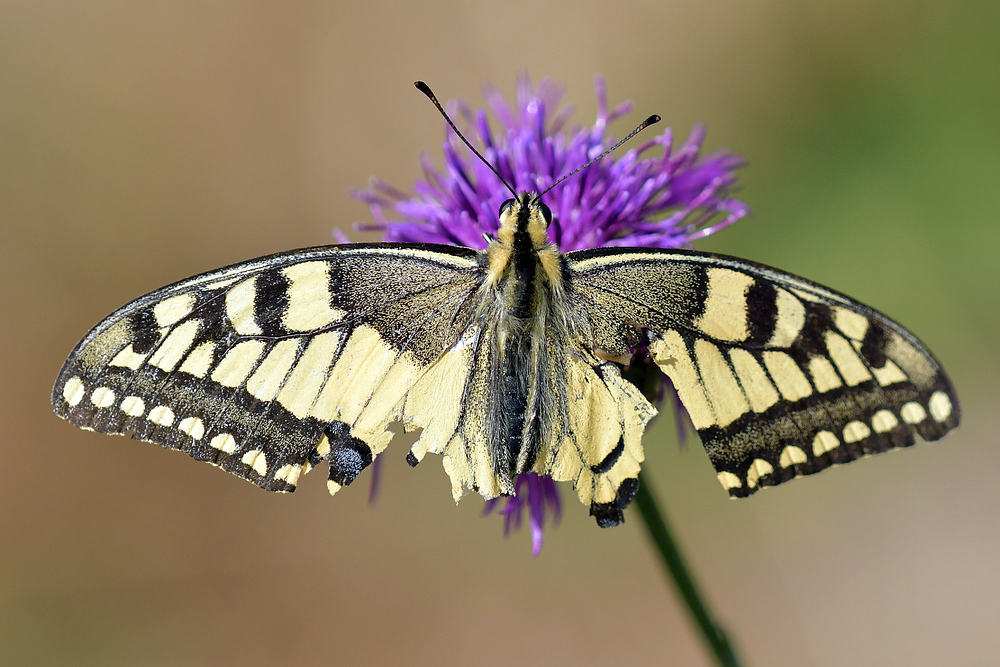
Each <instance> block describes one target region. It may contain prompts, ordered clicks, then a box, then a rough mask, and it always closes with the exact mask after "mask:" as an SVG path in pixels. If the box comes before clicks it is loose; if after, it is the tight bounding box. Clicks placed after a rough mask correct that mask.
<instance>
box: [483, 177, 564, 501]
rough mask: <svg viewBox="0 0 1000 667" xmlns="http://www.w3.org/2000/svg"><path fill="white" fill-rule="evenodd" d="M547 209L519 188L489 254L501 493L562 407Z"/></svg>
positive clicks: (493, 445) (486, 299)
mask: <svg viewBox="0 0 1000 667" xmlns="http://www.w3.org/2000/svg"><path fill="white" fill-rule="evenodd" d="M550 221H551V217H550V214H549V212H548V209H547V208H545V207H544V204H541V203H540V202H539V201H538V198H537V195H536V194H535V193H530V192H528V193H522V194H521V195H519V196H518V198H517V199H511V200H508V201H507V202H505V204H504V206H503V207H502V208H501V210H500V229H499V230H498V232H497V235H496V238H495V239H494V240H493V241H492V242H491V243H490V246H489V248H488V250H487V253H486V259H487V266H488V271H487V279H486V281H485V283H484V286H483V292H482V293H481V294H482V298H483V301H482V302H481V306H480V307H481V312H483V313H484V314H485V315H486V317H485V321H486V322H488V325H487V326H488V329H489V331H488V334H487V335H488V336H489V337H490V339H491V343H492V344H491V345H490V347H491V348H492V350H493V354H492V357H491V359H490V360H488V362H487V363H488V367H489V370H488V372H487V375H488V377H489V384H490V385H491V386H492V389H493V391H491V392H490V396H491V397H492V398H491V401H490V405H489V406H488V408H487V412H488V415H489V417H488V421H489V423H490V425H491V426H490V428H488V429H487V432H488V433H490V434H491V441H490V442H489V443H488V448H489V450H490V458H491V462H492V464H493V466H494V469H495V471H496V473H497V475H498V477H499V481H500V487H501V489H503V490H504V491H505V492H507V493H510V492H512V491H513V481H514V479H516V476H517V475H518V474H520V473H522V472H526V471H528V470H531V469H532V467H533V466H534V465H535V462H536V457H537V454H538V452H539V450H540V448H542V446H543V445H544V444H545V443H546V442H548V440H550V439H551V438H552V437H553V435H554V434H553V433H550V432H549V431H550V430H551V425H552V424H553V423H558V421H559V420H558V419H555V418H554V416H555V415H554V413H558V412H560V411H562V410H563V408H564V406H561V405H560V404H559V401H558V400H556V398H557V394H558V392H557V388H556V387H555V386H554V385H553V382H554V381H557V379H558V377H560V374H559V373H558V371H557V370H556V369H558V367H559V366H560V364H561V363H562V360H561V359H557V358H556V357H557V356H559V353H558V350H561V349H562V348H561V346H559V345H553V344H552V343H553V341H565V340H566V339H567V338H568V336H569V335H570V331H569V327H568V325H567V317H566V316H565V314H564V313H563V312H562V309H563V308H564V300H563V299H561V298H559V297H560V296H561V295H562V294H563V293H564V292H565V285H564V277H563V270H562V256H561V254H560V253H559V251H558V249H557V248H556V246H555V245H554V244H553V243H551V242H550V241H549V239H548V235H547V233H546V230H547V228H548V225H549V222H550Z"/></svg>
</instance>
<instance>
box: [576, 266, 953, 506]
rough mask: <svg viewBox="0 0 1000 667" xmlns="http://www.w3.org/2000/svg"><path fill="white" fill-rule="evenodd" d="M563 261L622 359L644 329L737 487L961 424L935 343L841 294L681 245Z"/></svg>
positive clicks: (727, 480) (725, 478)
mask: <svg viewBox="0 0 1000 667" xmlns="http://www.w3.org/2000/svg"><path fill="white" fill-rule="evenodd" d="M567 261H568V265H569V268H570V280H571V292H572V294H573V297H574V298H575V299H577V300H578V303H579V304H580V307H581V308H583V310H584V311H585V312H586V313H587V315H586V317H587V319H588V320H589V322H590V324H591V333H590V335H591V338H592V344H593V346H594V348H595V350H597V351H599V352H600V353H602V354H604V355H605V356H608V357H611V358H615V359H619V360H624V359H627V358H628V356H629V354H630V352H631V350H632V349H633V348H634V347H635V346H636V344H637V343H638V342H639V341H640V340H643V337H645V342H646V343H647V345H648V346H649V350H650V353H651V355H652V357H653V360H654V361H655V362H656V363H657V364H658V365H659V367H660V368H661V370H662V371H663V372H664V373H666V374H667V375H668V376H669V377H670V378H671V380H672V381H673V384H674V386H675V388H676V389H677V392H678V395H679V396H680V398H681V401H682V403H684V406H685V408H686V409H687V411H688V413H689V414H690V416H691V419H692V421H693V423H694V425H695V427H696V428H697V430H698V433H699V435H700V436H701V439H702V442H703V443H704V445H705V449H706V450H707V451H708V454H709V457H710V458H711V460H712V463H713V465H714V466H715V468H716V471H717V472H718V474H719V479H720V481H721V482H722V484H723V486H725V487H726V488H727V489H728V490H729V492H730V494H731V495H733V496H747V495H750V494H751V493H753V492H755V491H756V490H757V489H758V488H760V487H761V486H768V485H775V484H780V483H781V482H783V481H786V480H788V479H791V478H793V477H795V476H798V475H805V474H812V473H816V472H819V471H820V470H823V469H824V468H827V467H829V466H831V465H834V464H838V463H846V462H848V461H852V460H854V459H856V458H858V457H861V456H865V455H869V454H875V453H879V452H883V451H887V450H890V449H893V448H897V447H907V446H910V445H912V444H913V443H914V434H919V435H920V436H921V437H922V438H923V439H925V440H937V439H938V438H940V437H942V436H943V435H944V434H945V433H947V432H948V431H950V430H951V429H953V428H955V426H957V425H958V422H959V418H960V411H959V404H958V398H957V396H956V395H955V391H954V389H953V387H952V385H951V382H950V381H949V379H948V377H947V376H946V375H945V373H944V371H943V370H942V368H941V366H940V364H939V363H938V362H937V360H936V359H935V358H934V356H933V355H932V354H931V352H930V351H929V350H928V349H927V348H926V347H925V346H924V345H923V344H922V343H921V342H920V341H919V340H918V339H917V338H916V337H915V336H914V335H913V334H911V333H910V332H908V331H907V330H906V329H904V328H903V327H901V326H900V325H898V324H896V323H895V322H893V321H892V320H890V319H889V318H887V317H886V316H884V315H882V314H880V313H878V312H877V311H875V310H872V309H871V308H869V307H867V306H864V305H862V304H860V303H858V302H856V301H854V300H852V299H850V298H848V297H846V296H844V295H842V294H839V293H837V292H834V291H832V290H829V289H826V288H824V287H821V286H819V285H816V284H815V283H812V282H809V281H807V280H804V279H802V278H798V277H796V276H793V275H790V274H787V273H783V272H780V271H777V270H775V269H772V268H769V267H766V266H763V265H760V264H755V263H752V262H748V261H745V260H740V259H735V258H731V257H724V256H718V255H708V254H704V253H697V252H692V251H684V250H669V251H667V250H658V249H649V248H624V249H623V248H602V249H595V250H586V251H580V252H574V253H569V254H568V255H567Z"/></svg>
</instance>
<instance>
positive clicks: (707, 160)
mask: <svg viewBox="0 0 1000 667" xmlns="http://www.w3.org/2000/svg"><path fill="white" fill-rule="evenodd" d="M594 83H595V88H596V92H597V120H596V121H595V123H594V125H593V126H592V127H584V128H574V129H572V130H571V131H569V132H566V133H564V132H563V128H564V127H565V125H566V122H567V120H568V118H569V116H570V115H571V113H572V108H571V107H569V106H563V107H560V106H559V103H560V98H561V96H562V93H561V91H560V90H559V89H558V87H557V86H555V85H554V84H553V83H552V82H551V81H549V80H548V79H543V80H542V82H541V83H539V85H538V86H537V87H532V85H531V81H530V80H529V79H528V77H527V76H526V75H521V76H519V77H518V80H517V105H516V108H511V106H510V105H509V104H508V103H507V101H506V100H505V99H504V98H503V97H502V96H501V95H500V93H499V92H498V91H497V90H496V89H495V88H492V87H488V88H487V90H486V94H485V95H486V100H487V103H488V104H489V106H490V108H491V109H492V111H493V114H494V115H495V117H496V119H497V120H498V121H499V125H500V128H501V129H500V131H494V129H493V127H491V125H490V122H489V120H488V119H487V114H486V111H484V110H482V109H480V110H478V111H476V112H475V113H473V112H472V110H471V109H470V108H469V106H468V105H467V104H465V103H464V102H460V101H459V102H453V103H449V105H448V107H449V110H450V115H451V116H452V117H454V118H456V119H457V120H459V121H464V123H465V124H466V126H467V127H466V128H465V129H466V134H467V136H469V138H470V139H471V140H472V141H473V142H474V143H475V142H476V140H478V143H479V145H480V149H481V152H482V154H483V156H484V157H485V158H486V160H488V161H489V162H490V164H492V165H494V166H495V167H496V169H497V170H498V171H499V172H500V174H501V175H502V176H503V178H504V179H505V180H506V181H507V182H508V183H510V184H511V185H512V186H513V187H514V189H515V190H517V191H519V192H520V191H525V190H530V191H535V192H541V191H544V190H545V189H547V188H548V187H549V186H551V185H552V184H553V183H555V182H556V181H557V180H559V179H560V178H561V177H562V176H564V175H565V174H568V173H570V172H571V171H573V170H574V169H576V168H577V167H579V166H581V165H584V164H586V163H587V162H588V161H589V160H591V159H593V158H595V157H597V156H598V155H600V154H601V153H602V152H604V151H605V150H607V149H608V148H609V147H610V146H612V145H613V144H614V139H613V138H612V137H611V136H610V135H608V133H607V127H608V125H609V124H610V123H612V122H613V121H615V120H617V119H618V118H619V117H621V116H622V115H624V114H626V113H628V112H629V111H630V110H631V109H632V104H631V102H624V103H622V104H620V105H618V106H617V107H615V108H614V109H612V110H610V111H609V110H608V102H607V94H606V91H605V87H604V80H603V79H602V78H601V77H597V78H596V79H595V82H594ZM552 110H556V111H554V112H552ZM704 137H705V130H704V127H702V126H697V127H695V128H694V130H692V132H691V134H690V135H689V136H688V138H687V140H686V141H685V142H683V143H682V144H681V145H680V146H678V147H675V146H674V142H673V134H672V132H671V130H670V129H669V128H667V129H666V130H665V131H664V132H663V133H662V134H660V135H659V136H655V137H653V138H651V139H649V140H648V141H646V142H645V143H643V144H640V145H639V146H637V147H635V148H632V149H629V150H627V151H626V150H625V149H624V148H622V149H620V150H619V151H618V153H617V154H613V155H609V156H607V157H605V158H603V159H602V160H600V161H598V162H596V163H594V164H593V165H591V166H590V167H588V168H587V169H584V170H582V171H581V172H580V173H578V174H576V175H574V176H573V177H571V178H568V179H567V180H565V181H563V182H562V183H560V184H559V185H557V186H556V187H554V188H553V189H552V190H551V192H549V193H548V194H546V195H545V203H546V204H547V205H548V207H549V209H550V210H551V211H552V224H551V225H550V226H549V228H548V233H549V237H550V238H551V240H552V241H553V242H554V243H555V244H557V245H558V246H559V248H560V250H562V251H564V252H568V251H571V250H579V249H583V248H595V247H600V246H647V247H659V248H679V247H688V246H690V244H691V242H692V241H694V240H696V239H700V238H703V237H705V236H708V235H709V234H712V233H714V232H716V231H718V230H720V229H723V228H724V227H727V226H729V225H731V224H732V223H734V222H736V221H737V220H739V219H740V218H742V217H743V216H745V215H746V214H747V213H748V208H747V206H746V205H745V204H743V203H742V202H740V201H738V200H736V199H732V198H730V197H729V196H728V195H727V190H728V188H729V186H730V185H732V184H733V182H734V181H735V180H736V177H735V173H734V172H735V169H737V168H738V167H740V166H742V164H743V160H742V158H740V157H738V156H734V155H729V154H726V153H715V154H712V155H708V156H702V155H701V144H702V141H703V140H704ZM635 141H638V140H635ZM656 148H660V149H661V150H662V155H660V156H658V157H657V156H653V155H649V154H650V153H652V152H653V149H656ZM443 149H444V169H443V170H440V169H438V168H437V167H435V166H434V165H433V163H432V162H431V160H430V159H429V158H428V157H427V155H421V158H420V163H421V166H422V168H423V171H424V180H422V181H418V182H417V183H416V185H415V186H414V193H413V194H412V195H407V194H405V193H403V192H401V191H399V190H397V189H395V188H393V187H392V186H390V185H387V184H386V183H383V182H382V181H379V180H377V179H373V180H372V182H371V184H370V187H369V189H368V190H364V191H360V192H355V193H353V194H354V196H356V197H357V198H359V199H361V200H363V201H365V202H367V203H368V205H369V207H370V209H371V212H372V216H373V217H374V219H375V222H374V224H372V225H366V226H364V227H363V228H365V229H376V230H380V231H382V232H383V236H384V239H385V240H386V241H409V242H420V243H448V244H456V245H464V246H468V247H472V248H485V247H486V245H487V242H488V241H487V239H488V237H489V236H492V235H493V234H494V233H495V232H496V231H497V228H498V227H499V218H498V216H497V210H498V209H499V208H500V205H501V203H503V201H504V200H506V199H507V198H508V197H509V196H510V193H509V192H508V190H507V188H506V187H505V186H504V185H503V184H502V183H501V182H500V180H499V179H498V178H497V176H496V174H494V173H493V172H492V170H491V169H490V168H489V166H487V165H486V164H484V163H483V162H481V161H480V160H479V159H478V158H477V157H475V156H474V155H473V154H472V153H471V152H470V151H469V150H468V148H467V147H466V146H464V145H463V144H462V143H461V142H460V140H459V139H458V138H457V137H455V135H454V133H453V132H451V131H450V130H449V131H448V138H447V139H446V140H445V141H444V144H443ZM657 152H658V151H657ZM638 356H642V355H641V354H640V355H638ZM638 361H642V360H641V359H639V360H638ZM633 365H634V366H639V364H633ZM646 366H647V367H648V366H649V364H646ZM654 371H655V373H656V377H657V378H659V377H661V376H660V374H659V372H658V370H655V369H654ZM639 372H640V373H641V372H642V371H641V370H639ZM640 386H641V385H640ZM663 393H664V392H662V391H661V392H660V395H659V398H661V399H662V396H663ZM655 397H656V396H655V392H654V398H655ZM500 500H501V499H499V498H498V499H493V500H491V501H488V503H487V506H486V512H487V513H489V512H490V511H492V510H493V509H494V508H495V507H496V505H497V504H498V503H499V502H500ZM524 507H528V508H529V523H530V526H531V534H532V545H533V552H534V553H535V555H538V552H539V550H540V549H541V545H542V526H543V524H544V521H545V516H546V514H547V508H549V511H551V513H552V514H553V516H554V517H556V518H558V516H559V512H560V508H559V496H558V494H557V492H556V488H555V484H554V482H553V481H552V479H551V478H549V477H546V476H540V475H536V474H535V473H524V474H522V475H520V476H519V477H518V480H517V482H516V487H515V493H514V495H512V496H510V497H509V498H508V499H507V504H506V506H505V507H504V509H502V510H501V511H500V513H501V514H503V515H504V516H505V527H504V532H505V533H507V532H509V531H510V528H511V527H512V526H513V527H515V528H517V527H518V526H519V525H520V522H521V512H522V510H523V508H524Z"/></svg>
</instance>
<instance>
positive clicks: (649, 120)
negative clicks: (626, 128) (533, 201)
mask: <svg viewBox="0 0 1000 667" xmlns="http://www.w3.org/2000/svg"><path fill="white" fill-rule="evenodd" d="M659 122H660V117H659V116H657V115H656V114H655V113H654V114H653V115H652V116H650V117H649V118H647V119H646V120H644V121H642V122H641V123H639V127H637V128H635V129H634V130H632V131H631V132H629V133H628V136H627V137H625V138H624V139H622V140H621V141H619V142H618V143H617V144H615V145H614V146H612V147H611V148H609V149H608V150H606V151H604V152H603V153H601V154H600V155H598V156H597V157H595V158H594V159H593V160H591V161H590V162H588V163H587V164H585V165H583V166H581V167H577V168H576V169H574V170H573V171H571V172H569V173H568V174H566V175H565V176H563V177H562V178H560V179H559V180H558V181H556V182H555V183H553V184H552V185H550V186H549V187H547V188H546V189H545V192H548V191H549V190H551V189H552V188H554V187H556V186H557V185H559V184H560V183H562V182H563V181H565V180H566V179H567V178H569V177H570V176H572V175H573V174H575V173H576V172H578V171H582V170H584V169H586V168H587V167H589V166H590V165H592V164H594V163H595V162H597V161H598V160H600V159H601V158H602V157H604V156H606V155H607V154H609V153H613V152H614V151H616V150H618V147H619V146H621V145H622V144H624V143H625V142H626V141H628V140H629V139H631V138H632V137H634V136H635V135H637V134H639V133H640V132H642V131H643V130H645V129H646V128H647V127H649V126H650V125H653V124H655V123H659ZM545 192H543V193H541V194H540V195H538V197H539V198H541V197H542V195H544V194H545Z"/></svg>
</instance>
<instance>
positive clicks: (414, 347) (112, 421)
mask: <svg viewBox="0 0 1000 667" xmlns="http://www.w3.org/2000/svg"><path fill="white" fill-rule="evenodd" d="M482 275H483V272H482V270H481V269H480V263H479V253H478V252H476V251H474V250H471V249H467V248H458V247H452V246H432V245H424V244H357V245H347V246H328V247H320V248H311V249H304V250H296V251H292V252H287V253H281V254H277V255H271V256H269V257H264V258H261V259H257V260H253V261H250V262H246V263H243V264H237V265H234V266H230V267H227V268H223V269H219V270H217V271H212V272H210V273H206V274H203V275H201V276H196V277H194V278H190V279H187V280H183V281H180V282H178V283H175V284H174V285H170V286H168V287H164V288H162V289H159V290H157V291H155V292H152V293H151V294H148V295H146V296H144V297H141V298H139V299H137V300H135V301H133V302H132V303H130V304H128V305H126V306H124V307H123V308H121V309H119V310H118V311H116V312H115V313H114V314H112V315H111V316H109V317H108V318H106V319H105V320H104V321H103V322H101V323H100V324H99V325H98V326H96V327H95V328H94V329H93V330H92V331H91V332H90V333H89V334H87V336H86V337H85V338H84V339H83V340H82V341H81V342H80V343H79V344H78V345H77V347H76V349H74V351H73V353H72V354H71V355H70V356H69V359H68V360H67V361H66V363H65V365H64V366H63V368H62V371H61V372H60V374H59V377H58V379H57V381H56V384H55V387H54V389H53V394H52V405H53V407H54V409H55V411H56V413H57V414H58V415H59V416H61V417H63V418H65V419H67V420H69V421H70V422H72V423H73V424H76V425H77V426H80V427H82V428H85V429H90V430H96V431H101V432H105V433H115V434H131V435H132V437H134V438H137V439H141V440H146V441H150V442H155V443H159V444H161V445H163V446H165V447H169V448H172V449H180V450H183V451H186V452H187V453H188V454H189V455H191V456H192V457H194V458H196V459H200V460H204V461H208V462H210V463H213V464H215V465H218V466H220V467H222V468H224V469H226V470H228V471H229V472H232V473H233V474H235V475H238V476H239V477H242V478H244V479H247V480H249V481H251V482H253V483H254V484H257V485H258V486H261V487H263V488H265V489H269V490H274V491H292V490H294V488H295V484H296V482H297V480H298V477H299V476H300V475H301V474H302V473H304V472H306V471H308V470H309V468H310V467H311V466H312V465H315V464H316V463H318V461H319V460H320V459H321V458H326V459H328V460H329V461H330V480H331V482H330V488H331V491H334V490H336V489H337V488H339V486H340V485H342V484H347V483H350V482H351V481H352V480H353V479H354V477H356V476H357V474H358V473H359V472H360V471H361V470H362V469H363V468H364V467H365V466H367V465H368V464H369V463H371V461H372V459H373V457H374V456H375V455H376V454H378V452H379V451H381V449H382V448H384V446H385V444H386V443H387V442H388V440H389V439H390V438H391V433H389V432H388V431H387V429H386V426H387V425H388V423H389V422H390V421H392V420H394V419H398V418H402V417H403V415H404V403H405V400H404V399H405V396H406V394H407V391H408V390H409V389H410V388H411V387H412V386H413V385H414V383H416V382H418V381H419V380H420V379H421V377H422V376H423V375H424V374H425V372H426V371H427V370H428V369H429V368H430V367H431V366H433V365H434V364H435V363H436V362H437V360H438V359H439V358H441V357H442V355H443V354H444V353H445V352H446V350H448V349H449V348H451V347H453V346H454V345H455V344H456V343H457V342H458V340H459V338H460V337H461V335H462V334H463V332H464V331H465V329H466V328H467V327H468V324H469V318H470V317H471V315H472V309H471V305H470V301H469V297H470V296H471V295H473V294H474V293H475V291H476V289H477V288H478V286H479V284H480V283H481V281H482ZM420 407H421V408H424V407H426V406H420ZM410 412H412V410H411V411H410ZM410 416H411V418H412V415H410ZM433 417H434V415H433V414H432V415H431V416H430V417H428V418H425V419H424V420H423V424H425V425H428V426H430V425H431V422H433ZM447 427H448V425H445V426H441V427H440V428H439V430H440V429H445V428H447Z"/></svg>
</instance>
